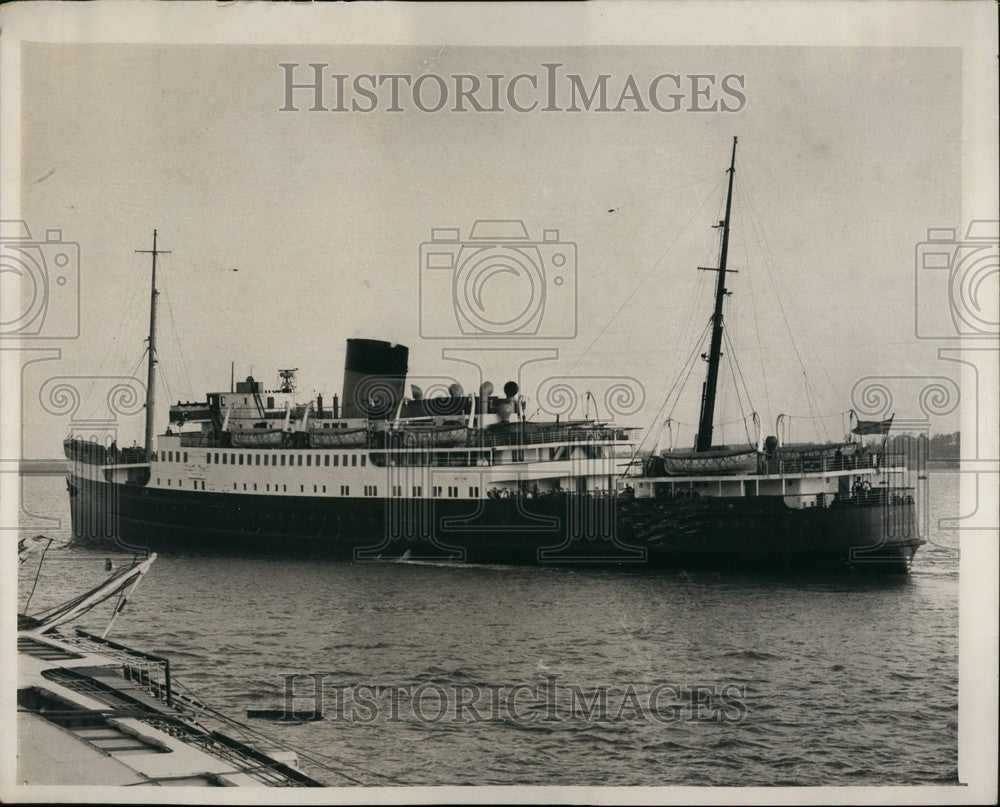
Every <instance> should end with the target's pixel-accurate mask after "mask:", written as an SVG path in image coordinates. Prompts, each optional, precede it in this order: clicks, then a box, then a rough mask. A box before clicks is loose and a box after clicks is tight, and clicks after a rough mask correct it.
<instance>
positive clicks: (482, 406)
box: [477, 381, 493, 428]
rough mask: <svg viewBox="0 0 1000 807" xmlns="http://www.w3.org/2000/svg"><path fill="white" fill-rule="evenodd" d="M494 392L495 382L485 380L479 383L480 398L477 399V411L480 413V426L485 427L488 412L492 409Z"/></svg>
mask: <svg viewBox="0 0 1000 807" xmlns="http://www.w3.org/2000/svg"><path fill="white" fill-rule="evenodd" d="M492 394H493V384H492V383H491V382H489V381H484V382H483V383H482V384H480V385H479V400H478V401H477V411H478V413H479V428H482V427H483V421H484V419H485V418H486V413H487V412H488V411H489V410H490V396H491V395H492Z"/></svg>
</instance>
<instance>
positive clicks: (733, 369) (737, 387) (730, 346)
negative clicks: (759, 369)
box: [722, 330, 753, 443]
mask: <svg viewBox="0 0 1000 807" xmlns="http://www.w3.org/2000/svg"><path fill="white" fill-rule="evenodd" d="M722 335H723V337H724V339H725V342H726V344H727V345H728V348H727V350H726V355H727V357H728V359H729V373H730V375H731V376H732V378H733V389H734V390H735V391H736V403H737V405H738V406H739V407H740V414H741V415H743V417H742V418H741V420H742V423H743V430H744V431H745V432H746V435H747V442H748V443H753V439H752V438H751V437H750V430H749V429H747V427H746V421H747V417H748V416H747V413H746V409H744V408H743V397H742V396H741V395H740V385H739V384H738V383H737V381H736V367H737V362H736V361H735V358H736V351H734V350H733V343H732V340H730V338H729V334H728V333H727V332H726V331H725V330H723V332H722ZM742 378H743V371H742V370H741V371H740V379H741V380H742ZM743 388H744V391H745V392H746V395H747V404H748V405H749V406H750V408H751V409H753V402H752V401H751V400H750V391H749V390H747V389H746V382H745V381H744V382H743ZM724 425H725V424H723V426H724Z"/></svg>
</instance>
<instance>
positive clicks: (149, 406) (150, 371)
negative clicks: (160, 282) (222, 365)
mask: <svg viewBox="0 0 1000 807" xmlns="http://www.w3.org/2000/svg"><path fill="white" fill-rule="evenodd" d="M136 252H142V253H145V254H151V255H152V256H153V276H152V280H151V281H150V284H149V288H150V291H149V338H148V340H147V342H148V344H147V346H146V347H147V351H148V353H149V356H148V361H147V364H146V438H145V448H146V453H147V454H149V453H151V452H152V450H153V429H154V426H155V421H156V298H157V296H158V295H159V292H158V291H157V290H156V256H157V255H165V254H168V252H169V251H167V250H159V251H157V249H156V230H153V248H152V249H151V250H149V249H137V250H136Z"/></svg>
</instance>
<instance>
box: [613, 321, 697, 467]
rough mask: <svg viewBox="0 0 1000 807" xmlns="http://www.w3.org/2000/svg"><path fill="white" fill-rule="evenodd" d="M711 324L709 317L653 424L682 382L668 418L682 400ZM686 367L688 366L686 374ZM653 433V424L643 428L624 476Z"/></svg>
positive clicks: (626, 465)
mask: <svg viewBox="0 0 1000 807" xmlns="http://www.w3.org/2000/svg"><path fill="white" fill-rule="evenodd" d="M711 325H712V320H711V319H709V320H708V322H706V323H705V327H704V328H703V329H702V332H701V338H700V339H699V340H698V341H697V342H696V344H695V346H694V349H693V350H692V351H691V354H690V355H689V356H688V358H687V360H686V361H685V362H684V366H683V367H682V368H681V373H680V374H678V376H677V378H675V379H674V383H673V384H672V385H671V387H670V390H669V391H668V392H667V394H666V395H665V396H664V397H663V403H661V404H660V408H659V409H657V410H656V414H655V415H654V416H653V420H652V425H655V424H656V423H657V421H659V420H660V418H661V417H662V415H663V411H664V410H665V409H666V408H667V404H669V403H670V398H671V397H672V395H673V392H674V390H675V389H678V384H680V388H679V389H678V393H677V400H675V401H674V404H673V406H672V407H671V408H670V412H669V413H668V414H667V418H668V420H669V419H670V418H671V416H672V415H673V411H674V409H675V408H676V407H677V402H678V401H679V400H680V393H681V392H682V391H683V390H684V387H685V385H686V384H687V379H688V377H689V376H690V375H691V370H692V369H693V368H694V360H695V359H696V357H697V356H698V351H699V349H700V348H701V346H702V344H704V341H705V336H706V334H707V333H708V329H709V328H710V327H711ZM688 365H690V367H688ZM684 367H688V370H687V374H686V375H685V374H684ZM681 375H684V380H683V381H681ZM651 433H652V426H650V428H648V429H645V430H643V436H642V440H640V441H639V444H638V445H637V446H636V447H635V451H634V452H633V453H632V456H631V457H630V458H629V461H628V462H627V463H626V464H625V470H624V471H622V476H624V475H625V473H626V471H627V470H628V468H629V467H631V465H632V463H633V462H634V461H635V458H636V457H637V456H639V454H640V452H641V451H642V449H643V446H644V445H645V444H646V440H647V439H649V436H650V434H651Z"/></svg>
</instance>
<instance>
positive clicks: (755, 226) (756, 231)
mask: <svg viewBox="0 0 1000 807" xmlns="http://www.w3.org/2000/svg"><path fill="white" fill-rule="evenodd" d="M739 192H740V193H741V194H743V198H744V201H745V206H746V210H747V212H748V220H749V221H750V223H751V227H750V230H751V232H752V233H753V236H754V239H755V241H756V242H757V247H758V248H759V249H760V252H761V256H762V258H763V264H764V268H765V269H766V270H767V274H768V277H769V279H770V281H771V286H772V287H773V288H774V294H775V298H776V299H777V301H778V310H779V311H780V312H781V318H782V320H783V322H784V324H785V329H786V330H787V331H788V337H789V341H790V342H791V345H792V350H793V352H794V353H795V358H796V360H797V361H798V363H799V366H800V367H801V368H802V378H803V385H804V387H805V393H806V402H807V405H808V406H809V409H810V412H813V411H814V404H813V401H812V397H811V396H812V390H811V389H810V384H809V377H808V373H807V372H806V364H805V361H804V360H803V358H802V354H801V352H800V351H799V346H798V343H797V342H796V340H795V334H794V331H793V329H792V325H791V322H790V321H789V318H788V313H787V311H786V309H785V302H784V298H783V297H782V294H781V290H780V289H779V287H778V283H777V280H776V279H775V277H774V272H773V271H772V268H771V263H772V261H773V256H770V250H769V248H767V247H766V246H765V244H764V243H763V242H762V236H761V234H762V232H763V225H762V223H761V221H760V218H759V215H758V213H757V210H756V207H755V205H754V204H753V202H752V196H751V194H750V191H749V190H747V189H745V188H742V186H741V189H740V191H739ZM769 256H770V257H771V260H768V257H769ZM814 427H815V421H814Z"/></svg>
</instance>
